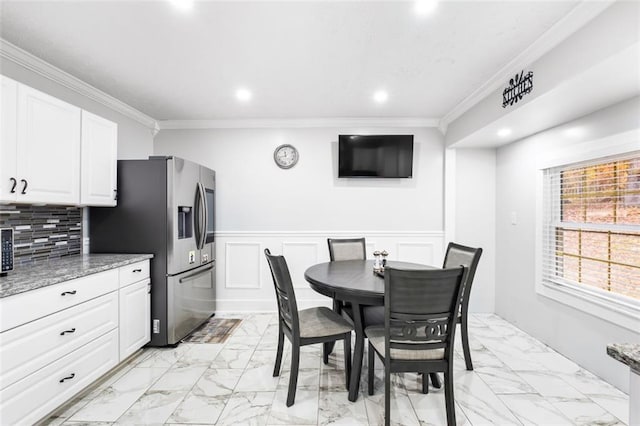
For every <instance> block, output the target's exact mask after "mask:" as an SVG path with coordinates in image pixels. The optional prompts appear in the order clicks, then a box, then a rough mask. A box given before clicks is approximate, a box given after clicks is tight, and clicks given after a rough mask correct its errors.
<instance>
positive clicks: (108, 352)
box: [0, 329, 118, 425]
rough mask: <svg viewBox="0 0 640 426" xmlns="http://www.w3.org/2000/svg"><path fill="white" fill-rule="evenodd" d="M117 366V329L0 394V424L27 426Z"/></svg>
mask: <svg viewBox="0 0 640 426" xmlns="http://www.w3.org/2000/svg"><path fill="white" fill-rule="evenodd" d="M117 364H118V330H115V329H114V330H112V331H110V332H109V333H107V334H105V335H103V336H101V337H99V338H97V339H95V340H93V341H92V342H91V343H88V344H86V345H85V346H82V347H81V348H80V349H78V350H76V351H73V352H71V353H70V354H68V355H66V356H64V357H62V358H60V359H59V360H57V361H55V362H53V363H51V364H49V365H47V366H46V367H44V368H42V369H40V370H38V371H36V372H35V373H33V374H31V375H29V376H27V377H26V378H24V379H22V380H20V381H19V382H17V383H14V384H13V385H11V386H9V387H7V388H5V389H3V390H2V391H0V401H2V403H1V405H0V424H3V425H31V424H33V423H35V422H37V421H38V420H40V419H41V418H42V417H43V416H45V415H47V414H48V413H49V412H51V411H53V410H55V409H56V408H57V407H58V406H60V405H62V404H63V403H64V402H65V401H67V400H68V399H69V398H71V397H72V396H74V395H75V394H76V393H78V392H80V391H81V390H82V389H84V388H85V387H87V386H88V385H90V384H91V383H92V382H93V381H95V380H96V379H98V378H99V377H100V376H102V375H103V374H104V373H106V372H107V371H109V370H110V369H111V368H113V367H115V366H116V365H117Z"/></svg>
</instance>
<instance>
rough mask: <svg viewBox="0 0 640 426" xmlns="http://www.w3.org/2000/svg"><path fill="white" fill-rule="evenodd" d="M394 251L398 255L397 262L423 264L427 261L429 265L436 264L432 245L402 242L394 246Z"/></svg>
mask: <svg viewBox="0 0 640 426" xmlns="http://www.w3.org/2000/svg"><path fill="white" fill-rule="evenodd" d="M396 251H397V253H398V256H397V258H396V259H397V260H403V261H405V262H415V263H425V259H429V260H428V262H427V263H428V264H429V265H436V264H437V262H436V259H435V257H434V252H435V248H434V245H433V243H422V242H406V241H403V242H399V243H398V244H397V245H396ZM440 263H442V261H440Z"/></svg>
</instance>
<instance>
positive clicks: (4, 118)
mask: <svg viewBox="0 0 640 426" xmlns="http://www.w3.org/2000/svg"><path fill="white" fill-rule="evenodd" d="M0 97H1V98H2V101H1V104H0V108H1V110H0V202H5V203H10V202H14V201H15V200H16V195H17V188H18V181H17V176H16V166H17V163H16V147H17V139H16V125H17V115H16V113H17V110H18V83H17V82H15V81H13V80H11V79H10V78H7V77H5V76H0Z"/></svg>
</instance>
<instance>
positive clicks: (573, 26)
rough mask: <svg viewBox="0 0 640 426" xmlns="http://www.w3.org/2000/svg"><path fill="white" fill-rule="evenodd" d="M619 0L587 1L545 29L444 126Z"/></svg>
mask: <svg viewBox="0 0 640 426" xmlns="http://www.w3.org/2000/svg"><path fill="white" fill-rule="evenodd" d="M615 1H616V0H603V1H590V0H583V1H582V2H580V3H579V4H578V5H576V6H575V7H574V8H573V9H571V11H570V12H569V13H567V14H566V15H565V16H564V17H563V18H562V19H560V20H559V21H558V22H556V23H555V24H554V25H553V26H551V28H549V29H548V30H547V31H545V32H544V33H543V34H542V36H540V38H538V39H537V40H536V41H534V42H533V43H532V44H531V45H530V46H529V47H527V48H526V49H525V50H523V51H522V52H521V53H520V54H519V55H518V56H516V57H515V58H513V59H512V60H511V61H509V62H508V63H507V64H505V65H504V66H503V67H502V68H500V70H498V72H496V73H495V74H494V75H493V76H492V77H491V78H489V79H488V80H487V81H486V82H485V83H484V84H483V85H482V86H480V87H478V88H477V89H476V90H474V91H473V92H471V94H470V95H469V96H467V97H466V98H464V99H463V100H462V102H460V103H459V104H458V105H456V106H455V107H453V108H452V109H451V110H450V111H449V112H448V113H446V114H445V115H444V117H442V119H441V122H440V125H439V127H440V129H441V130H442V129H444V131H445V133H446V129H447V127H448V126H449V124H451V122H453V121H454V120H455V119H457V118H458V117H460V116H461V115H462V114H464V113H465V112H467V111H468V110H469V109H471V108H472V107H473V106H474V105H475V104H477V103H478V102H480V101H481V100H482V99H484V98H486V97H487V96H489V95H490V94H491V93H493V92H494V91H495V90H497V89H498V88H500V87H502V86H503V85H504V84H505V81H508V79H509V77H512V76H513V74H514V73H515V72H516V71H517V70H520V69H523V68H525V67H527V66H531V64H533V63H534V62H535V61H537V60H538V59H540V58H541V57H542V56H543V55H544V54H545V53H547V52H549V51H550V50H551V49H553V48H554V47H556V46H557V45H558V44H560V43H561V42H562V41H564V40H565V39H566V38H567V37H569V36H570V35H571V34H573V33H575V32H576V31H577V30H579V29H580V28H581V27H583V26H584V25H585V24H587V23H588V22H589V21H591V20H592V19H593V18H595V17H596V16H598V15H599V14H600V13H602V12H603V11H604V10H605V9H607V8H608V7H609V6H611V5H612V4H613V3H615Z"/></svg>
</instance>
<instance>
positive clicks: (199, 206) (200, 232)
mask: <svg viewBox="0 0 640 426" xmlns="http://www.w3.org/2000/svg"><path fill="white" fill-rule="evenodd" d="M203 196H204V194H203V193H202V185H201V184H200V183H198V184H197V192H196V200H195V210H196V211H195V213H196V214H195V215H194V216H195V218H194V222H195V228H196V229H195V231H196V232H195V234H196V235H195V237H196V248H197V249H198V250H202V245H203V243H202V240H203V238H202V237H203V236H204V233H205V228H204V227H203V225H204V224H203V222H204V215H203V213H204V211H203V206H204V203H203Z"/></svg>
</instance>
